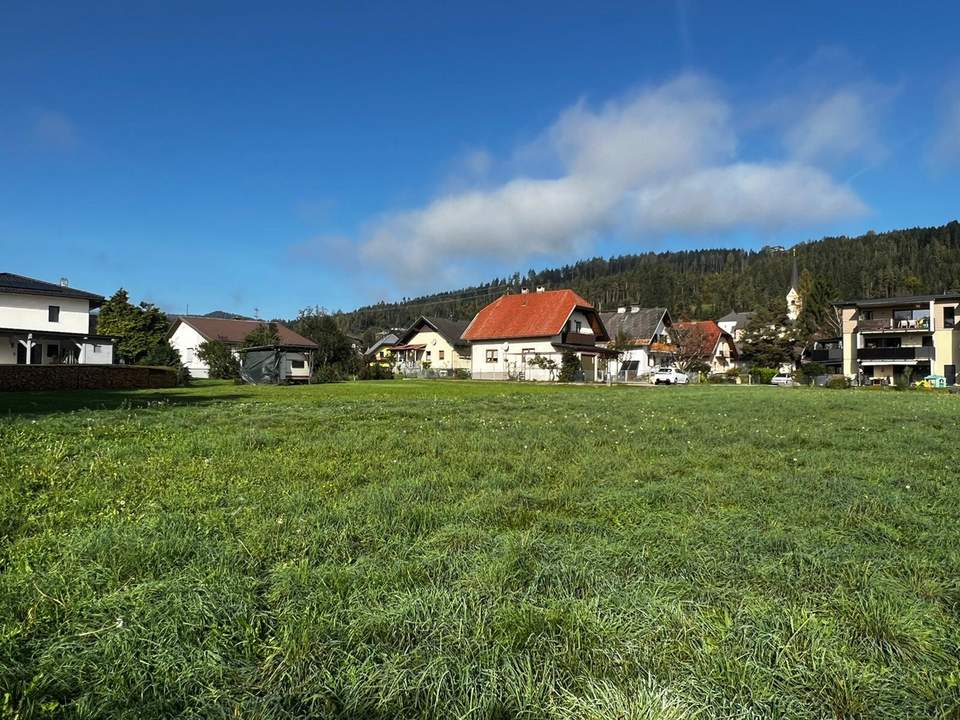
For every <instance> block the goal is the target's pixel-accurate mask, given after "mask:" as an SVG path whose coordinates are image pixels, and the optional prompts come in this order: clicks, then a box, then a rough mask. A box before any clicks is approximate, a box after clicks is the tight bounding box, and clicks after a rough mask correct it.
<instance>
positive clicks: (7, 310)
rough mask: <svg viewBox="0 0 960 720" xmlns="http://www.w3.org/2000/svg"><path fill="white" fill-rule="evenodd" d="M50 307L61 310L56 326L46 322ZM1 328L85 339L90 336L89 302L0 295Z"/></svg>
mask: <svg viewBox="0 0 960 720" xmlns="http://www.w3.org/2000/svg"><path fill="white" fill-rule="evenodd" d="M51 305H54V306H56V307H59V308H60V319H59V321H58V322H55V323H53V322H50V319H49V308H50V306H51ZM0 327H4V328H13V329H16V330H37V331H46V332H63V333H81V334H84V335H86V334H87V333H88V332H90V301H89V300H79V299H77V298H55V297H48V296H44V295H21V294H19V293H0Z"/></svg>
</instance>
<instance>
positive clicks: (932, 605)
mask: <svg viewBox="0 0 960 720" xmlns="http://www.w3.org/2000/svg"><path fill="white" fill-rule="evenodd" d="M958 426H960V397H957V396H950V395H942V394H933V393H921V392H914V393H894V392H889V393H887V392H882V393H875V392H869V391H829V390H812V389H777V388H769V387H767V388H764V387H753V388H747V387H680V388H646V389H641V388H606V387H557V386H550V387H547V386H517V385H506V384H481V383H467V382H463V383H456V382H433V383H430V382H414V381H406V382H396V383H395V382H387V383H365V384H363V383H361V384H343V385H335V386H312V387H299V388H249V387H238V386H233V385H223V384H220V385H217V384H207V385H201V386H197V387H195V388H191V389H187V390H182V391H164V392H159V391H149V392H138V393H65V394H60V395H56V394H51V395H0V447H2V453H0V694H2V700H0V702H2V706H0V713H2V714H4V715H6V716H11V717H20V718H31V717H47V716H49V717H90V718H93V717H97V718H99V717H129V718H160V717H173V716H193V717H246V718H274V717H275V718H280V717H306V716H309V717H321V718H327V717H331V718H332V717H344V718H379V717H383V718H388V717H389V718H393V717H398V718H399V717H404V718H407V717H423V718H471V719H481V718H555V719H558V720H559V719H563V720H572V719H575V718H582V719H586V718H622V719H624V720H627V719H637V718H643V719H648V720H656V719H661V720H664V719H670V720H679V719H681V718H823V717H834V716H836V717H870V718H927V717H957V716H958V714H960V478H958V470H960V435H958Z"/></svg>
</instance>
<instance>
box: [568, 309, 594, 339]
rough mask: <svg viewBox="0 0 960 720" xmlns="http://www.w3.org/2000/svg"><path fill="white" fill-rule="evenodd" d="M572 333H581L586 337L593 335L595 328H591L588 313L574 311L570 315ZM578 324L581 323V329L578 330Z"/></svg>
mask: <svg viewBox="0 0 960 720" xmlns="http://www.w3.org/2000/svg"><path fill="white" fill-rule="evenodd" d="M569 323H570V332H580V333H583V334H584V335H593V334H594V333H593V328H592V327H591V326H590V321H589V320H588V319H587V315H586V313H584V312H583V311H581V310H574V311H573V312H572V313H570V319H569ZM577 323H580V329H579V330H577Z"/></svg>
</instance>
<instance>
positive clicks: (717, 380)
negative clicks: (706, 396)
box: [707, 373, 737, 385]
mask: <svg viewBox="0 0 960 720" xmlns="http://www.w3.org/2000/svg"><path fill="white" fill-rule="evenodd" d="M736 381H737V376H736V375H729V374H727V373H722V374H721V373H714V374H713V375H708V376H707V382H708V383H710V384H711V385H730V384H731V383H735V382H736Z"/></svg>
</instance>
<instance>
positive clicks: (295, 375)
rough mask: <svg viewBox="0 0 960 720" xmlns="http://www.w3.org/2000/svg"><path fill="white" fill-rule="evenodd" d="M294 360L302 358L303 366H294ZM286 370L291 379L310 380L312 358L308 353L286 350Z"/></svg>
mask: <svg viewBox="0 0 960 720" xmlns="http://www.w3.org/2000/svg"><path fill="white" fill-rule="evenodd" d="M294 360H302V361H303V367H302V368H295V367H293V364H292V363H293V361H294ZM283 363H284V366H285V367H284V371H285V373H286V376H287V377H288V378H290V379H291V380H309V379H310V358H309V357H307V354H306V353H298V352H285V353H284V354H283Z"/></svg>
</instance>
